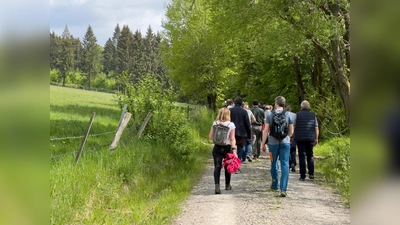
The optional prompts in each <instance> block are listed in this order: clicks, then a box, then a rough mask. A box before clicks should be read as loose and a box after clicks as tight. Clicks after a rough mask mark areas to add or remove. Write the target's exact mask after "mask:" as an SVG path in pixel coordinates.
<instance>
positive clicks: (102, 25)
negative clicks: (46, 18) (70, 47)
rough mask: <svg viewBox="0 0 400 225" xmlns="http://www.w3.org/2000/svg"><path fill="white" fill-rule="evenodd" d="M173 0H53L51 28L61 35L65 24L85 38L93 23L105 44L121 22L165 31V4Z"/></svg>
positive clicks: (75, 35)
mask: <svg viewBox="0 0 400 225" xmlns="http://www.w3.org/2000/svg"><path fill="white" fill-rule="evenodd" d="M170 1H171V0H50V32H53V31H54V32H55V33H56V34H57V35H61V34H62V32H63V30H64V28H65V26H66V25H67V26H68V29H69V32H70V33H71V34H72V35H73V36H74V37H75V38H76V37H79V38H80V39H81V41H82V40H83V37H84V36H85V33H86V31H87V28H88V26H89V25H91V26H92V29H93V32H94V35H95V36H96V38H97V43H98V44H99V45H101V46H104V45H105V43H106V41H107V40H108V38H111V37H112V35H113V33H114V29H115V27H116V25H117V23H118V24H119V26H120V28H121V29H122V26H123V25H128V26H129V28H130V29H131V30H132V31H133V32H134V31H136V30H140V32H141V33H142V35H145V34H146V31H147V28H148V27H149V25H150V26H151V28H152V30H153V32H157V31H161V30H162V27H161V21H162V19H165V16H164V14H165V5H166V4H168V3H170Z"/></svg>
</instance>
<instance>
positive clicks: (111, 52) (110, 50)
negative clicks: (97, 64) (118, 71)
mask: <svg viewBox="0 0 400 225" xmlns="http://www.w3.org/2000/svg"><path fill="white" fill-rule="evenodd" d="M115 52H116V51H115V46H114V43H113V41H112V40H111V38H109V39H108V40H107V42H106V44H105V46H104V51H103V59H104V60H103V72H104V73H105V74H106V75H108V74H109V73H110V72H112V71H114V70H115V64H114V56H115V55H116V54H115Z"/></svg>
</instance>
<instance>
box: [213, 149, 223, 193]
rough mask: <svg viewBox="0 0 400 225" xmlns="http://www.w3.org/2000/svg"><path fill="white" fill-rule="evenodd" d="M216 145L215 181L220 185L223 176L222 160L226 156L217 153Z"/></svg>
mask: <svg viewBox="0 0 400 225" xmlns="http://www.w3.org/2000/svg"><path fill="white" fill-rule="evenodd" d="M216 148H218V147H216V146H215V145H214V149H213V152H212V155H213V158H214V183H215V184H216V185H217V184H218V185H219V180H220V176H221V168H222V160H223V158H224V156H223V155H221V154H218V153H217V151H218V150H217V149H216Z"/></svg>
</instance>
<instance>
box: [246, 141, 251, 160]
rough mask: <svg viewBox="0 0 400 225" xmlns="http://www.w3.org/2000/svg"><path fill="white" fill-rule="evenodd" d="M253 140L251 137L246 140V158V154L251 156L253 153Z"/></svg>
mask: <svg viewBox="0 0 400 225" xmlns="http://www.w3.org/2000/svg"><path fill="white" fill-rule="evenodd" d="M251 142H252V140H251V139H250V140H247V142H246V146H245V147H246V150H245V151H246V155H245V159H246V156H250V155H251V147H252V144H251Z"/></svg>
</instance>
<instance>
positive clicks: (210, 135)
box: [208, 126, 214, 140]
mask: <svg viewBox="0 0 400 225" xmlns="http://www.w3.org/2000/svg"><path fill="white" fill-rule="evenodd" d="M213 137H214V128H213V126H211V129H210V133H209V134H208V138H210V140H212V139H213Z"/></svg>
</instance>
